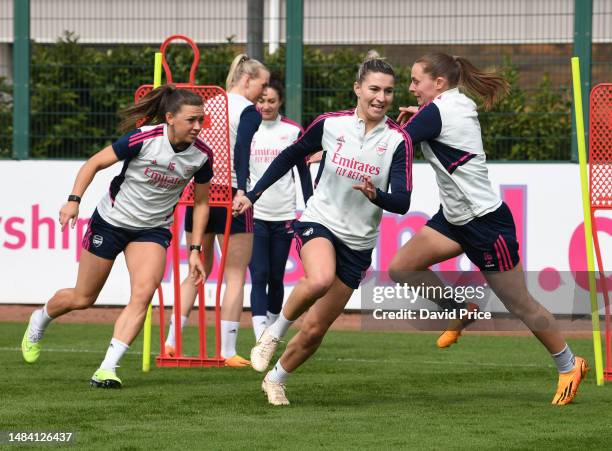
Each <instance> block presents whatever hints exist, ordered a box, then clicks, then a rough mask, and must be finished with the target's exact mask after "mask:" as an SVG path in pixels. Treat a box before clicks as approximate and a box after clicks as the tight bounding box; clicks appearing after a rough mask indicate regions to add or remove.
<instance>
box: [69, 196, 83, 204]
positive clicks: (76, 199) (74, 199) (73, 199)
mask: <svg viewBox="0 0 612 451" xmlns="http://www.w3.org/2000/svg"><path fill="white" fill-rule="evenodd" d="M68 202H76V203H77V204H80V203H81V196H77V195H76V194H71V195H70V196H68Z"/></svg>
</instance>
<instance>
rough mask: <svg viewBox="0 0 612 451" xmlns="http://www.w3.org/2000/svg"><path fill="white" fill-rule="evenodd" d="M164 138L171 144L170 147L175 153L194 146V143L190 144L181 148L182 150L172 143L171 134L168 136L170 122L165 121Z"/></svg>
mask: <svg viewBox="0 0 612 451" xmlns="http://www.w3.org/2000/svg"><path fill="white" fill-rule="evenodd" d="M164 139H165V140H166V142H167V143H168V145H169V146H170V148H171V149H172V151H173V152H174V153H175V154H179V153H183V152H186V151H188V150H189V149H191V148H192V147H193V143H191V144H189V145H188V146H187V147H185V148H184V149H180V150H179V149H177V148H176V147H174V146H173V145H172V143H171V142H170V136H168V124H167V123H165V122H164ZM196 139H197V138H196Z"/></svg>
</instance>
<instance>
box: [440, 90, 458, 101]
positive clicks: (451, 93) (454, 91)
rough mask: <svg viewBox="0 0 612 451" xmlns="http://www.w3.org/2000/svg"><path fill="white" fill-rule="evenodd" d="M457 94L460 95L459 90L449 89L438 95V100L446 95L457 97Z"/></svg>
mask: <svg viewBox="0 0 612 451" xmlns="http://www.w3.org/2000/svg"><path fill="white" fill-rule="evenodd" d="M455 94H459V88H451V89H447V90H446V91H444V92H443V93H441V94H440V95H438V96H437V97H436V99H441V98H442V96H445V95H455Z"/></svg>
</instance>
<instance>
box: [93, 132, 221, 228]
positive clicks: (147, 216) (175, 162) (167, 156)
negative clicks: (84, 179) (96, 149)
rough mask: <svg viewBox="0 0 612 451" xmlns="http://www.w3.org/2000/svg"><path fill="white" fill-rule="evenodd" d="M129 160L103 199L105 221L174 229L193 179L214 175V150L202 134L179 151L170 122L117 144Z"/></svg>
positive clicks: (100, 205)
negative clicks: (175, 215)
mask: <svg viewBox="0 0 612 451" xmlns="http://www.w3.org/2000/svg"><path fill="white" fill-rule="evenodd" d="M112 146H113V150H114V151H115V154H116V155H117V157H118V158H119V159H120V160H124V163H123V168H122V169H121V173H120V174H119V175H118V176H116V177H115V178H114V179H113V181H112V182H111V184H110V187H109V190H108V193H106V194H105V195H104V196H103V197H102V199H101V201H100V202H99V203H98V206H97V209H98V213H99V214H100V216H101V217H102V219H104V220H105V221H106V222H108V223H109V224H111V225H114V226H116V227H123V228H126V229H152V228H155V227H169V226H170V224H172V215H173V213H174V208H175V207H176V204H177V202H178V200H179V198H180V196H181V194H182V192H183V188H185V186H186V185H187V184H188V183H189V181H190V180H191V179H192V178H193V179H194V181H195V182H196V183H207V182H209V181H210V179H211V178H212V175H213V173H212V151H211V150H210V149H209V148H208V146H207V145H206V144H204V142H203V141H202V140H201V139H200V138H197V139H196V141H195V142H194V143H193V144H192V145H191V146H189V147H188V148H187V149H185V150H182V151H175V150H174V148H173V147H172V145H171V144H170V141H169V140H168V132H167V127H166V124H161V125H157V126H145V127H141V128H139V129H136V130H132V131H131V132H129V133H126V134H125V135H123V136H122V137H121V138H119V140H117V141H116V142H114V143H113V144H112Z"/></svg>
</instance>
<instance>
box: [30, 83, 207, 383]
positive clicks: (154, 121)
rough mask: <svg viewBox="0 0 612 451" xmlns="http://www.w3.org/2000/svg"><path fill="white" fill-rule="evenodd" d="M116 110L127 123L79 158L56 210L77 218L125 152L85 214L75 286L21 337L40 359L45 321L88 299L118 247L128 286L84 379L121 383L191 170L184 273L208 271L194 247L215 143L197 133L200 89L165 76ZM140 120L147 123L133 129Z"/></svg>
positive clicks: (193, 275)
mask: <svg viewBox="0 0 612 451" xmlns="http://www.w3.org/2000/svg"><path fill="white" fill-rule="evenodd" d="M121 114H122V116H123V120H122V122H121V125H120V128H121V129H122V130H123V131H125V130H129V131H127V133H125V134H124V135H123V136H122V137H121V138H119V139H118V140H117V141H115V142H114V143H113V144H111V145H109V146H107V147H105V148H104V149H102V150H100V151H99V152H98V153H96V154H95V155H94V156H92V157H91V158H90V159H89V160H87V161H86V162H85V163H84V164H83V166H82V167H81V169H80V170H79V172H78V174H77V176H76V180H75V182H74V186H73V188H72V191H71V193H70V195H69V196H68V201H67V203H66V204H64V206H63V207H62V208H61V210H60V212H59V223H60V225H61V228H62V230H64V228H65V227H66V226H68V225H69V224H70V226H71V227H74V226H75V224H76V222H77V218H78V215H79V203H80V201H81V198H82V197H83V196H84V194H85V191H86V190H87V187H88V186H89V184H90V183H91V181H92V180H93V178H94V177H95V175H96V174H97V173H98V171H101V170H103V169H105V168H107V167H109V166H111V165H113V164H114V163H116V162H118V161H120V160H122V161H123V167H122V169H121V173H120V174H119V175H117V176H116V177H115V178H114V179H113V180H112V182H111V184H110V187H109V189H108V191H107V192H106V193H105V194H104V196H103V197H102V199H101V200H100V202H99V203H98V205H97V208H96V210H95V211H94V213H93V215H92V217H91V220H90V222H89V226H88V230H87V232H86V234H85V237H84V239H83V251H82V253H81V259H80V262H79V270H78V276H77V281H76V285H75V286H74V288H64V289H61V290H59V291H57V292H56V293H55V295H54V296H53V297H52V298H51V299H50V300H49V301H48V302H47V303H46V304H45V306H44V307H43V308H42V309H39V310H36V311H34V312H33V313H32V316H31V317H30V322H29V324H28V328H27V329H26V332H25V334H24V337H23V340H22V344H21V350H22V354H23V357H24V359H25V361H26V362H28V363H34V362H36V361H37V360H38V358H39V356H40V351H41V344H42V342H41V340H42V337H43V334H44V331H45V329H46V328H47V326H48V325H49V323H50V322H51V321H52V320H53V319H55V318H58V317H59V316H62V315H65V314H66V313H68V312H70V311H72V310H82V309H86V308H88V307H90V306H91V305H92V304H93V303H94V302H95V301H96V299H97V297H98V294H99V293H100V291H101V290H102V287H103V286H104V283H105V282H106V279H107V277H108V275H109V273H110V271H111V268H112V267H113V263H114V261H115V258H116V257H117V255H119V254H120V253H121V252H123V254H124V256H125V262H126V264H127V268H128V271H129V274H130V286H131V294H130V299H129V302H128V304H127V306H126V307H125V308H124V309H123V311H122V312H121V314H120V315H119V318H118V319H117V321H116V323H115V329H114V332H113V338H112V340H111V342H110V345H109V347H108V351H107V352H106V356H105V358H104V361H103V362H102V364H101V365H100V367H99V369H98V370H97V371H96V372H95V373H94V375H93V376H92V378H91V381H90V383H91V385H92V386H95V387H101V388H120V387H121V384H122V383H121V380H120V379H119V377H118V376H117V374H116V371H115V369H116V367H117V366H119V360H120V359H121V357H122V356H123V354H124V353H125V351H126V350H127V349H128V348H129V345H130V344H131V343H132V341H133V340H134V338H135V337H136V335H138V333H139V332H140V329H141V328H142V324H143V322H144V318H145V314H146V311H147V307H148V305H149V303H150V301H151V298H152V297H153V294H154V292H155V290H156V289H157V287H158V286H159V283H160V282H161V279H162V277H163V274H164V269H165V266H166V249H167V247H168V246H169V244H170V240H171V239H172V235H171V233H170V230H169V228H170V225H171V223H172V217H173V212H174V208H175V207H176V204H177V202H178V200H179V198H180V196H181V193H182V192H183V189H184V188H185V186H186V185H187V184H188V183H189V182H190V181H191V179H193V180H194V182H195V201H194V202H195V207H194V215H193V227H194V230H195V231H197V232H198V233H196V234H195V235H194V237H195V238H194V240H193V241H192V246H191V253H190V256H189V274H190V282H191V283H192V284H197V283H199V282H200V281H201V280H202V279H203V277H204V276H205V272H204V268H203V266H202V263H201V261H200V255H199V250H200V248H201V236H202V234H203V232H204V229H205V228H206V224H207V222H208V189H209V181H210V179H211V178H212V152H211V150H210V149H209V148H208V147H207V146H206V144H205V143H204V142H203V141H202V140H201V139H200V138H198V134H199V133H200V131H201V129H202V123H203V120H204V109H203V104H202V98H201V97H200V96H198V95H197V94H194V93H192V92H191V91H187V90H183V89H176V88H175V87H174V86H172V85H168V86H163V87H161V88H158V89H156V90H154V91H152V92H151V93H149V94H148V95H146V96H145V97H143V98H142V99H141V100H140V101H139V102H138V103H137V104H136V105H133V106H130V107H128V108H126V109H125V110H124V111H123V112H122V113H121ZM142 120H144V121H145V123H146V124H148V125H144V126H141V127H139V128H135V127H136V124H137V123H138V122H140V121H142Z"/></svg>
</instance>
